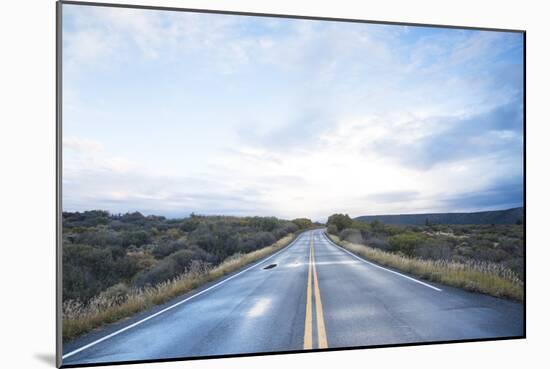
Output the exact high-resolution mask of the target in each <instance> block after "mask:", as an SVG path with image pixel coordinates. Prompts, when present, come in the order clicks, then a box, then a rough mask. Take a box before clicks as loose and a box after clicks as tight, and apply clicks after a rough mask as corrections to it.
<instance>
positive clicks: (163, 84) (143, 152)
mask: <svg viewBox="0 0 550 369" xmlns="http://www.w3.org/2000/svg"><path fill="white" fill-rule="evenodd" d="M63 9H64V23H63V73H64V74H63V89H64V90H63V93H64V96H63V104H64V105H63V109H64V110H63V114H64V115H63V207H64V210H69V211H74V210H88V209H105V210H109V211H111V212H115V213H118V212H127V211H136V210H137V211H141V212H143V213H146V214H158V215H167V216H186V215H188V214H189V213H191V212H195V213H201V214H232V215H275V216H279V217H284V218H294V217H299V216H306V217H310V218H313V219H318V220H324V219H325V218H326V217H327V216H328V215H330V214H332V213H334V212H344V213H349V214H350V215H352V216H359V215H366V214H392V213H417V212H447V211H477V210H489V209H504V208H510V207H515V206H522V205H523V174H522V173H523V156H522V155H523V153H522V147H523V90H522V88H523V87H522V86H523V38H522V35H521V34H518V33H504V32H487V31H467V30H456V29H453V30H450V29H438V28H424V27H406V26H387V25H373V24H358V23H340V22H320V21H310V20H288V19H279V18H259V17H244V16H228V15H214V14H194V13H181V12H160V11H148V10H132V9H117V8H99V7H98V8H94V7H88V6H78V5H64V6H63Z"/></svg>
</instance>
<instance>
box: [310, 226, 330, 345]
mask: <svg viewBox="0 0 550 369" xmlns="http://www.w3.org/2000/svg"><path fill="white" fill-rule="evenodd" d="M312 276H313V277H312ZM312 290H313V299H315V320H316V321H317V347H318V348H327V347H328V343H327V333H326V330H325V318H324V315H323V304H322V302H321V291H320V289H319V279H318V278H317V268H316V266H315V246H314V242H313V236H311V237H310V239H309V266H308V274H307V292H306V320H305V324H304V349H305V350H310V349H312V348H313V323H312V319H313V307H312V304H313V300H312Z"/></svg>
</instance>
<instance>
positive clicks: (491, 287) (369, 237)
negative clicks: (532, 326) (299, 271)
mask: <svg viewBox="0 0 550 369" xmlns="http://www.w3.org/2000/svg"><path fill="white" fill-rule="evenodd" d="M523 232H524V228H523V225H521V224H510V225H430V224H427V225H425V226H404V225H385V224H383V223H381V222H379V221H373V222H370V223H367V222H362V221H357V220H354V219H351V218H350V217H349V216H347V215H344V214H334V215H332V216H330V217H329V219H328V222H327V233H328V234H329V236H330V238H331V239H332V240H333V241H334V242H336V243H338V244H339V245H341V246H342V247H344V248H346V249H348V250H349V251H351V252H353V253H355V254H357V255H359V256H361V257H364V258H366V259H368V260H370V261H373V262H376V263H379V264H381V265H385V266H389V267H392V268H395V269H399V270H401V271H404V272H406V273H410V274H412V275H415V276H418V277H420V278H423V279H426V280H429V281H433V282H438V283H443V284H447V285H450V286H455V287H460V288H463V289H466V290H469V291H474V292H481V293H485V294H489V295H493V296H497V297H505V298H510V299H514V300H519V301H522V300H523V298H524V296H523V290H524V287H523V286H524V270H523V264H524V263H523V260H524V259H523V258H524V254H523V250H524V242H523Z"/></svg>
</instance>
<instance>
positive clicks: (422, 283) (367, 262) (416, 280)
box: [323, 232, 443, 292]
mask: <svg viewBox="0 0 550 369" xmlns="http://www.w3.org/2000/svg"><path fill="white" fill-rule="evenodd" d="M323 235H324V236H325V239H326V240H327V241H328V242H329V243H331V244H332V245H334V246H336V247H338V248H339V249H340V250H342V251H344V252H345V253H348V254H350V255H351V256H353V257H354V258H356V259H357V260H360V261H362V262H363V263H366V264H369V265H371V266H373V267H375V268H379V269H382V270H385V271H386V272H390V273H393V274H396V275H398V276H400V277H403V278H406V279H408V280H410V281H413V282H416V283H418V284H421V285H423V286H425V287H428V288H431V289H432V290H435V291H438V292H441V291H443V290H442V289H441V288H437V287H435V286H432V285H431V284H428V283H425V282H422V281H419V280H418V279H414V278H412V277H409V276H408V275H405V274H401V273H399V272H396V271H393V270H391V269H387V268H384V267H382V266H380V265H377V264H374V263H371V262H370V261H367V260H365V259H363V258H362V257H360V256H357V255H355V254H354V253H352V252H349V251H348V250H346V249H345V248H343V247H342V246H339V245H337V244H336V243H334V242H333V241H332V240H331V239H330V238H329V237H328V236H327V235H326V234H325V233H324V232H323Z"/></svg>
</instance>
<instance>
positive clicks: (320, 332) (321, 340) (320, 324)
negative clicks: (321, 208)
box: [311, 242, 328, 348]
mask: <svg viewBox="0 0 550 369" xmlns="http://www.w3.org/2000/svg"><path fill="white" fill-rule="evenodd" d="M312 244H313V242H312ZM311 252H312V255H313V256H312V259H313V281H314V283H315V290H314V291H315V308H316V312H317V342H318V345H319V348H327V347H328V343H327V332H326V331H325V318H324V315H323V304H322V303H321V291H320V289H319V281H318V279H317V268H316V267H315V247H314V246H313V245H312V247H311Z"/></svg>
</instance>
